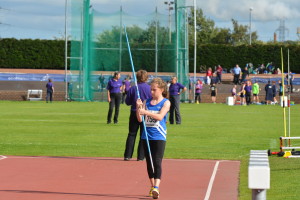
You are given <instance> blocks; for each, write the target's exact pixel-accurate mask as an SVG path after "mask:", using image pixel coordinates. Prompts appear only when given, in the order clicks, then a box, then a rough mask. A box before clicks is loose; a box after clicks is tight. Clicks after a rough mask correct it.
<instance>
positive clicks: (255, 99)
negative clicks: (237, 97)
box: [252, 81, 260, 103]
mask: <svg viewBox="0 0 300 200" xmlns="http://www.w3.org/2000/svg"><path fill="white" fill-rule="evenodd" d="M259 91H260V88H259V85H258V83H257V81H255V83H254V84H253V86H252V93H253V103H259V96H258V94H259Z"/></svg>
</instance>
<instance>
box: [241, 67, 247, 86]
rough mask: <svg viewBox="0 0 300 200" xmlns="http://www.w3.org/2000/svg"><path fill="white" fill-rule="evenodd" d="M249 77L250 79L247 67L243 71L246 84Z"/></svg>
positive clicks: (243, 80) (243, 79)
mask: <svg viewBox="0 0 300 200" xmlns="http://www.w3.org/2000/svg"><path fill="white" fill-rule="evenodd" d="M247 76H248V77H249V70H248V67H245V68H244V69H243V70H242V80H241V81H242V82H246V78H247Z"/></svg>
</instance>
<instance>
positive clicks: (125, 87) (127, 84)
mask: <svg viewBox="0 0 300 200" xmlns="http://www.w3.org/2000/svg"><path fill="white" fill-rule="evenodd" d="M130 87H131V85H130V81H129V76H127V77H126V78H125V79H124V81H123V88H122V90H123V91H122V104H124V101H125V98H126V94H127V92H128V90H129V88H130Z"/></svg>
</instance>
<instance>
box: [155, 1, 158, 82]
mask: <svg viewBox="0 0 300 200" xmlns="http://www.w3.org/2000/svg"><path fill="white" fill-rule="evenodd" d="M157 26H158V16H157V7H156V8H155V77H157V67H158V46H157V43H158V33H157V32H158V27H157Z"/></svg>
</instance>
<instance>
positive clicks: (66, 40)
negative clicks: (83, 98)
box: [65, 0, 68, 101]
mask: <svg viewBox="0 0 300 200" xmlns="http://www.w3.org/2000/svg"><path fill="white" fill-rule="evenodd" d="M67 7H68V0H65V92H66V94H65V100H66V101H67V100H68V76H67V71H68V38H67Z"/></svg>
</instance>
